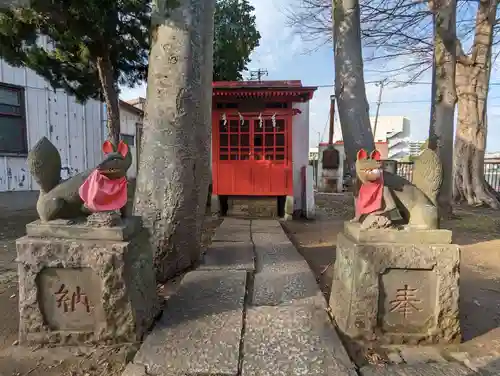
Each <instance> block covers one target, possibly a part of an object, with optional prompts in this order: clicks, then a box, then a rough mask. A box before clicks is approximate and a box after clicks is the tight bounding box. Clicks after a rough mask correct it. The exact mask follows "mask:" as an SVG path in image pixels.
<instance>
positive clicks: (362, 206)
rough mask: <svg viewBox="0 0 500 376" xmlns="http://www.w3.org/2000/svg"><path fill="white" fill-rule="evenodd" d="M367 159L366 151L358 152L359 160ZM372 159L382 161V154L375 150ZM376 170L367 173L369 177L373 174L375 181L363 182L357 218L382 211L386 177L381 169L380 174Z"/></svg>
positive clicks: (357, 203) (357, 206) (357, 201)
mask: <svg viewBox="0 0 500 376" xmlns="http://www.w3.org/2000/svg"><path fill="white" fill-rule="evenodd" d="M365 159H368V153H367V152H366V150H364V149H361V150H360V151H358V155H357V160H358V161H359V160H365ZM370 159H372V160H375V161H380V152H379V151H378V150H374V151H373V152H372V153H371V155H370ZM375 170H376V169H373V170H371V171H365V172H366V174H367V175H368V174H373V178H374V179H373V180H372V179H369V180H365V181H362V184H361V187H360V188H359V193H358V197H357V199H356V217H359V216H361V215H363V214H370V213H373V212H375V211H378V210H381V209H382V207H383V196H384V177H383V174H382V171H381V169H380V168H379V169H378V173H377V172H375Z"/></svg>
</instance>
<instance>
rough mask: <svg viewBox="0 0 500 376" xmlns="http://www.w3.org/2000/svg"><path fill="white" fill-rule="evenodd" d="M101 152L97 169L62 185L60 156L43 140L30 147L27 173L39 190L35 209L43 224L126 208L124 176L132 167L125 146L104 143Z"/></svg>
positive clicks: (121, 142) (125, 181)
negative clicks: (101, 157)
mask: <svg viewBox="0 0 500 376" xmlns="http://www.w3.org/2000/svg"><path fill="white" fill-rule="evenodd" d="M102 150H103V152H104V154H105V157H104V160H103V161H102V162H101V163H100V164H99V165H98V166H97V167H96V168H94V169H91V170H87V171H84V172H81V173H79V174H77V175H75V176H73V177H71V178H69V179H67V180H63V181H61V156H60V155H59V152H58V151H57V149H56V147H55V146H54V145H53V144H52V143H51V142H50V141H49V140H48V139H47V138H46V137H43V138H42V139H41V140H39V141H38V142H37V143H36V144H35V146H33V148H32V149H31V150H30V152H29V153H28V169H29V171H30V173H31V175H32V176H33V178H34V179H35V181H36V182H37V183H38V185H39V186H40V196H39V197H38V202H37V205H36V209H37V212H38V215H39V216H40V219H41V220H42V221H43V222H46V221H51V220H54V219H59V218H61V219H72V218H76V217H79V216H83V215H88V214H90V213H91V212H97V211H107V210H114V209H123V208H124V207H125V204H126V201H127V178H126V174H127V170H128V169H129V167H130V165H131V164H132V156H131V154H130V151H129V149H128V146H127V145H126V144H125V143H124V142H123V141H120V143H119V145H118V147H116V148H115V147H114V146H113V144H111V142H109V141H106V142H104V144H103V146H102ZM123 213H124V212H123V210H122V215H123Z"/></svg>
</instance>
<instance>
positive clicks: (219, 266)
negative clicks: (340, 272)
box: [124, 218, 357, 376]
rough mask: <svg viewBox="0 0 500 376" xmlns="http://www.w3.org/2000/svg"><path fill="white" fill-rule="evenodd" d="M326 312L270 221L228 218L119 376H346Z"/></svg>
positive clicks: (349, 375)
mask: <svg viewBox="0 0 500 376" xmlns="http://www.w3.org/2000/svg"><path fill="white" fill-rule="evenodd" d="M326 308H327V307H326V302H325V300H324V298H323V296H322V295H321V292H320V291H319V288H318V286H317V284H316V281H315V278H314V276H313V274H312V272H311V271H310V269H309V266H308V264H307V263H306V261H305V260H304V259H303V258H302V257H301V256H300V254H299V253H298V252H297V250H296V249H295V247H294V246H293V245H292V243H291V242H290V241H289V240H288V237H287V236H286V235H285V233H284V231H283V230H282V228H281V226H280V224H279V222H278V221H274V220H242V219H234V218H228V219H225V220H224V222H223V223H222V225H221V226H220V227H219V228H218V229H217V231H216V233H215V236H214V238H213V243H212V245H211V247H210V248H209V249H208V250H207V253H206V255H205V259H204V262H203V265H201V266H200V267H199V268H198V269H197V270H195V271H193V272H190V273H188V274H187V275H186V276H185V277H184V279H183V280H182V283H181V285H180V287H179V289H178V291H177V292H176V293H175V294H174V295H173V296H172V297H170V298H169V299H168V300H167V304H166V308H165V311H164V313H163V315H162V318H161V319H160V320H159V322H158V323H157V324H156V326H155V328H154V329H153V331H152V332H151V334H150V335H149V336H148V337H147V338H146V339H145V341H144V343H143V345H142V346H141V348H140V350H139V351H138V353H137V354H136V356H135V358H134V361H133V363H131V364H129V365H128V367H127V369H126V371H125V373H124V375H126V376H145V375H148V376H170V375H193V376H194V375H200V376H201V375H203V376H209V375H219V376H222V375H224V376H226V375H228V376H229V375H235V376H236V375H243V376H267V375H273V376H277V375H287V376H288V375H335V376H355V375H357V372H356V370H355V367H354V365H353V364H352V363H351V361H350V360H349V358H348V356H347V353H346V351H345V349H344V347H343V346H342V344H341V342H340V339H339V337H338V336H337V333H336V332H335V330H334V328H333V326H332V324H331V322H330V320H329V317H328V314H327V312H326Z"/></svg>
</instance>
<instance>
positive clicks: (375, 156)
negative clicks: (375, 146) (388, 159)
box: [370, 150, 381, 161]
mask: <svg viewBox="0 0 500 376" xmlns="http://www.w3.org/2000/svg"><path fill="white" fill-rule="evenodd" d="M380 157H381V155H380V152H379V151H378V150H374V151H372V153H371V154H370V159H375V160H376V161H380Z"/></svg>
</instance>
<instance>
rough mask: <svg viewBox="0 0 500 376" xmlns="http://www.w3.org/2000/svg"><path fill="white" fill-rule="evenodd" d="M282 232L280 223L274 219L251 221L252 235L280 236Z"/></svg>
mask: <svg viewBox="0 0 500 376" xmlns="http://www.w3.org/2000/svg"><path fill="white" fill-rule="evenodd" d="M282 232H283V228H282V227H281V223H280V222H279V221H277V220H275V219H259V220H253V221H252V233H264V234H280V233H282Z"/></svg>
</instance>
